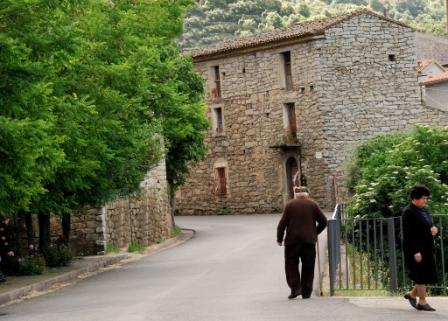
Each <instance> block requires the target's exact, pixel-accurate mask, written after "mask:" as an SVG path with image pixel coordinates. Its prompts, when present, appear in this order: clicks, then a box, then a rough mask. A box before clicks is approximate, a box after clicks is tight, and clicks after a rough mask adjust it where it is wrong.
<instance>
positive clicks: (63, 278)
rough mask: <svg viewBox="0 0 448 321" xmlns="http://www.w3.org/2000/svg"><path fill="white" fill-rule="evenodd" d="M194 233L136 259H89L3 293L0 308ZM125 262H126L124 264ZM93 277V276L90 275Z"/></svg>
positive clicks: (119, 256) (184, 232) (185, 232)
mask: <svg viewBox="0 0 448 321" xmlns="http://www.w3.org/2000/svg"><path fill="white" fill-rule="evenodd" d="M194 234H195V231H194V230H187V229H182V233H181V234H179V235H177V236H176V237H173V238H171V239H168V240H166V241H165V242H163V243H160V244H154V245H151V246H149V247H148V248H147V249H146V250H145V252H144V253H143V254H141V255H139V256H138V257H136V256H135V255H132V254H130V253H123V254H115V255H112V256H109V255H107V256H96V257H91V259H92V260H94V262H90V263H88V264H87V265H86V266H83V267H81V268H79V269H76V270H73V271H70V272H67V273H63V274H61V275H58V276H54V277H51V278H49V279H46V280H42V281H38V282H36V283H33V284H30V285H26V286H23V287H20V288H17V289H14V290H9V291H7V292H4V293H0V306H2V305H5V304H8V303H11V302H13V301H17V300H20V299H22V298H23V297H25V296H27V295H29V294H31V293H32V292H43V291H45V290H48V289H50V288H51V287H53V286H55V285H57V284H62V283H67V282H70V281H73V280H75V279H77V278H78V277H80V276H81V275H83V274H88V273H93V272H100V271H101V269H102V268H105V267H108V266H111V265H114V264H118V263H125V264H126V263H131V262H135V261H137V260H140V259H142V258H143V257H145V256H148V255H152V254H156V253H158V252H161V251H163V250H167V249H169V248H172V247H175V246H178V245H181V244H183V243H185V242H187V241H188V240H190V239H191V238H192V237H194ZM126 261H127V262H126ZM92 275H93V274H92Z"/></svg>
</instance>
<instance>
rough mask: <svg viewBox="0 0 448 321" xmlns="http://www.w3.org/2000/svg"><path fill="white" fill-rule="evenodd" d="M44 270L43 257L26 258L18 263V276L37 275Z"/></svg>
mask: <svg viewBox="0 0 448 321" xmlns="http://www.w3.org/2000/svg"><path fill="white" fill-rule="evenodd" d="M44 270H45V259H44V257H43V256H35V257H28V258H26V259H24V260H23V261H22V262H21V263H20V269H19V274H20V275H38V274H42V273H43V272H44Z"/></svg>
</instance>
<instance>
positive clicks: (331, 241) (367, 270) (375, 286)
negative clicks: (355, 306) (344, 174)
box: [327, 204, 448, 295]
mask: <svg viewBox="0 0 448 321" xmlns="http://www.w3.org/2000/svg"><path fill="white" fill-rule="evenodd" d="M433 220H434V224H435V225H436V226H437V227H438V228H439V234H438V236H437V237H435V248H436V260H437V268H438V277H439V284H436V285H432V286H431V288H433V289H438V291H439V292H440V293H446V292H443V291H446V283H447V278H446V276H447V273H446V270H445V266H446V264H445V256H448V255H446V253H445V250H448V247H447V246H448V244H445V240H446V239H448V234H447V232H448V231H445V229H444V227H445V226H448V215H433ZM327 231H328V258H329V276H330V295H335V294H337V293H338V292H339V293H341V294H343V293H344V291H347V290H350V291H355V290H364V291H368V290H382V291H387V292H397V291H400V290H402V289H406V288H410V287H411V286H412V281H411V280H410V279H409V278H408V277H407V272H406V268H405V265H404V259H403V245H402V242H401V235H402V231H403V225H402V220H401V217H391V218H372V219H349V218H347V217H346V215H345V212H344V206H343V205H342V204H338V205H337V206H336V208H335V211H334V213H333V217H332V218H331V219H330V220H329V221H328V230H327Z"/></svg>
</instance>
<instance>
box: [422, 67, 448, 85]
mask: <svg viewBox="0 0 448 321" xmlns="http://www.w3.org/2000/svg"><path fill="white" fill-rule="evenodd" d="M442 82H448V71H445V72H442V73H441V74H438V75H436V76H434V77H429V78H427V79H425V80H423V81H422V82H421V84H422V85H425V86H429V85H434V84H438V83H442Z"/></svg>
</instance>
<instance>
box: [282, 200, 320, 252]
mask: <svg viewBox="0 0 448 321" xmlns="http://www.w3.org/2000/svg"><path fill="white" fill-rule="evenodd" d="M316 223H317V225H316ZM326 226H327V218H326V217H325V215H324V213H322V210H321V209H320V208H319V205H317V203H316V202H314V201H313V200H312V199H310V198H296V199H293V200H290V201H289V202H288V203H287V204H286V206H285V210H284V211H283V216H282V218H281V219H280V222H279V223H278V227H277V242H282V241H283V236H284V233H285V229H286V237H285V245H290V244H296V243H301V242H304V243H313V244H314V243H316V241H317V235H318V234H319V233H320V232H322V231H323V230H324V229H325V227H326Z"/></svg>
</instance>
